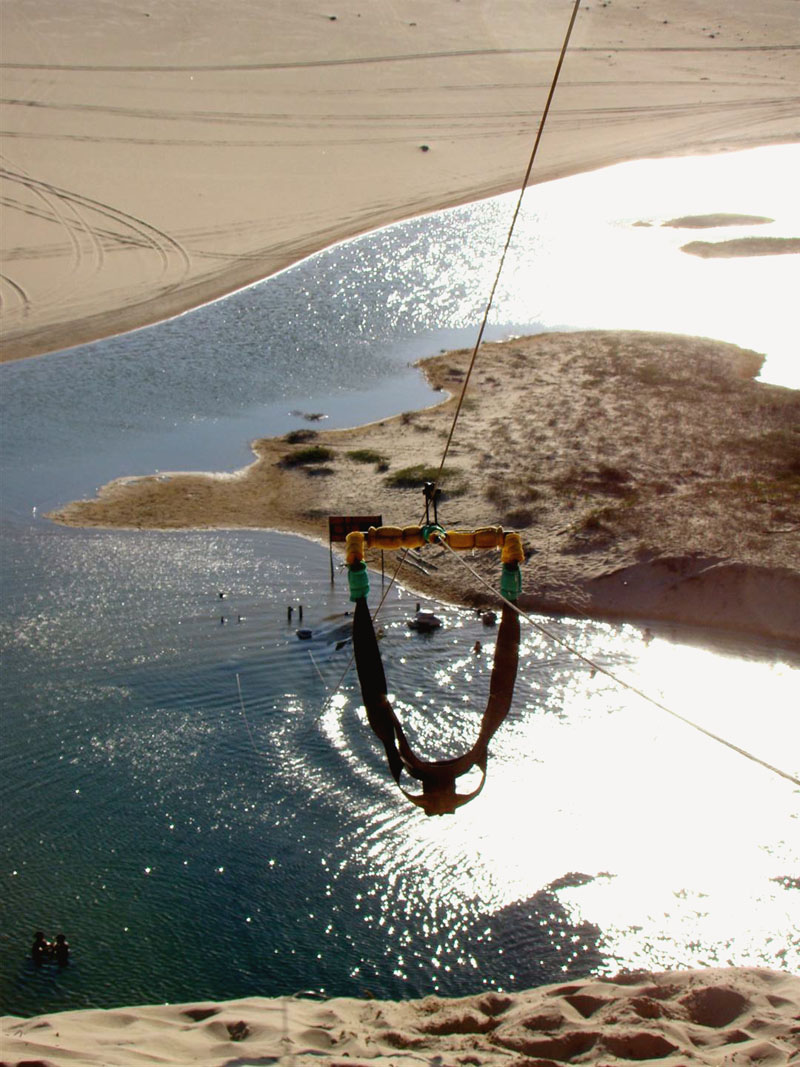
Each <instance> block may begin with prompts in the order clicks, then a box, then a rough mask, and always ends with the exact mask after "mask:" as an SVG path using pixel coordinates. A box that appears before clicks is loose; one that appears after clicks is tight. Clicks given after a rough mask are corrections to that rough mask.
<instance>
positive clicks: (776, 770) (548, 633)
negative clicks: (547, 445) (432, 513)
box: [439, 541, 800, 786]
mask: <svg viewBox="0 0 800 1067" xmlns="http://www.w3.org/2000/svg"><path fill="white" fill-rule="evenodd" d="M439 543H440V544H443V545H444V546H445V548H446V549H447V550H448V551H449V552H451V553H452V554H453V555H454V556H456V557H457V558H458V560H459V562H460V563H462V564H463V565H464V566H465V567H466V568H467V570H468V571H469V572H470V574H471V575H472V576H473V577H474V578H477V579H478V581H479V582H481V584H482V585H485V586H486V587H487V588H488V589H490V590H491V592H492V593H494V594H495V595H497V596H499V597H500V599H501V600H502V601H503V603H504V604H508V606H509V607H511V608H513V609H514V611H516V612H517V613H518V614H519V616H520V617H521V618H523V619H525V621H526V622H527V623H528V624H529V625H530V626H532V627H533V628H534V629H535V630H538V631H539V633H541V634H543V635H544V636H545V637H547V638H549V639H550V640H551V641H553V642H554V643H555V644H557V645H560V646H561V648H563V649H564V650H565V651H567V652H569V653H570V654H571V655H573V656H575V657H576V658H577V659H579V660H582V661H583V662H584V663H585V664H587V666H589V667H591V668H592V670H595V671H597V672H598V673H599V674H604V675H605V676H606V678H609V679H610V680H611V681H612V682H614V683H615V684H616V685H619V686H622V688H624V689H627V690H628V691H629V692H631V693H635V694H636V696H638V697H640V698H641V699H642V700H645V701H647V703H648V704H652V706H653V707H654V708H658V710H659V711H663V712H665V713H666V714H667V715H671V716H672V718H673V719H677V720H678V721H679V722H682V723H684V725H686V726H691V727H692V729H693V730H697V731H698V732H699V733H701V734H705V736H706V737H708V738H710V739H711V740H712V741H717V742H718V743H719V744H720V745H724V746H725V747H726V748H729V749H731V751H733V752H738V754H739V755H740V756H744V757H745V758H746V759H749V760H752V762H753V763H758V764H760V765H761V766H762V767H765V768H766V769H767V770H768V771H772V772H773V774H777V775H780V777H781V778H785V779H786V780H787V781H788V782H792V783H793V784H794V785H797V786H800V778H797V777H795V775H793V774H790V773H789V772H788V771H784V770H782V769H781V768H780V767H776V766H774V764H772V763H767V761H766V760H763V759H761V758H760V756H756V755H755V754H754V753H752V752H749V751H748V750H747V749H745V748H741V747H740V746H739V745H735V744H734V743H733V742H732V741H728V740H727V739H726V738H724V737H721V736H720V735H719V734H715V733H713V731H711V730H707V729H706V728H705V726H701V725H700V724H699V723H697V722H694V720H692V719H689V718H687V717H686V716H685V715H681V714H680V713H679V712H677V711H675V710H674V709H673V708H670V707H668V705H666V704H664V703H662V702H661V701H660V700H657V699H656V698H655V697H654V696H651V695H650V694H649V693H646V692H645V691H644V690H643V689H640V688H639V687H638V686H636V685H633V684H632V683H631V682H628V681H626V680H625V679H624V678H621V677H620V676H619V675H618V674H615V673H614V672H613V671H610V670H608V668H607V667H604V666H603V665H602V664H600V663H598V662H597V661H596V660H593V659H592V658H591V657H590V656H585V655H584V654H583V653H582V652H579V651H578V649H577V648H575V647H574V645H571V644H570V643H569V642H568V641H565V640H564V639H563V637H559V636H558V634H556V633H554V632H553V631H552V630H550V629H548V627H546V626H543V625H542V624H541V623H540V622H537V621H536V620H535V619H534V618H532V617H531V616H530V615H528V613H527V612H525V611H523V610H522V608H520V607H519V605H518V604H515V603H514V602H513V601H511V600H507V599H506V598H505V597H504V596H503V595H502V594H500V593H497V590H496V589H495V588H494V586H493V585H491V583H490V582H488V581H487V580H486V579H485V578H484V577H483V575H482V574H481V573H480V572H479V571H477V570H476V569H475V568H474V567H473V566H472V565H471V564H470V563H469V562H468V561H467V560H466V559H464V557H463V556H459V554H458V553H457V552H455V551H454V550H453V549H452V548H450V546H449V545H448V544H447V542H446V541H441V542H439Z"/></svg>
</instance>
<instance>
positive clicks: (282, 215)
mask: <svg viewBox="0 0 800 1067" xmlns="http://www.w3.org/2000/svg"><path fill="white" fill-rule="evenodd" d="M571 7H572V5H571V3H569V2H567V0H535V2H533V3H526V4H519V3H512V2H510V0H502V2H493V3H486V2H484V0H457V2H455V0H454V2H450V3H442V4H436V5H433V6H432V5H427V4H420V3H412V4H405V5H398V4H395V3H390V2H388V0H378V2H372V3H370V4H362V3H361V2H360V0H341V2H338V0H337V3H336V4H334V5H331V6H330V7H329V8H325V7H322V8H321V7H319V5H317V4H314V3H311V2H310V0H292V2H291V3H282V4H280V5H275V4H270V5H254V4H251V3H249V2H247V0H232V2H230V3H227V4H224V5H220V4H218V3H214V2H212V0H194V2H193V3H192V5H191V15H189V14H188V13H187V8H186V5H185V4H184V3H181V2H178V0H160V2H159V3H158V4H154V5H152V6H150V7H148V5H139V6H136V5H134V6H131V5H130V4H127V3H123V2H122V0H106V2H105V3H104V4H103V5H101V6H98V5H97V3H96V0H70V2H69V5H68V7H65V6H64V4H63V3H61V2H60V0H4V3H3V34H2V64H3V66H2V74H3V93H2V97H3V100H2V104H0V107H1V108H2V130H3V156H4V159H3V167H2V171H1V172H0V180H1V181H2V185H3V191H2V195H3V201H2V203H3V225H2V233H3V237H2V241H3V270H2V279H0V296H1V297H2V307H1V308H0V314H1V315H2V320H1V321H2V331H3V349H2V353H3V358H5V359H14V358H19V357H21V356H26V355H33V354H36V353H39V352H44V351H53V350H58V349H61V348H64V347H67V346H69V345H72V344H76V343H78V342H81V341H86V340H89V339H92V338H97V337H100V336H105V335H108V334H112V333H120V332H123V331H125V330H128V329H131V328H133V327H136V326H140V325H143V324H144V323H148V322H154V321H157V320H158V319H161V318H164V317H166V316H169V315H172V314H175V313H177V312H180V311H183V310H186V309H187V308H190V307H193V306H196V305H197V304H200V303H202V302H204V301H206V300H209V299H211V298H213V297H216V296H219V295H221V294H223V293H225V292H229V291H231V290H233V289H235V288H237V287H240V286H242V285H244V284H246V283H248V282H251V281H254V280H256V279H259V278H263V277H265V276H267V275H269V274H272V273H274V272H276V271H278V270H280V269H282V268H284V267H286V266H288V265H289V264H291V263H294V262H296V261H297V260H299V259H301V258H302V257H303V256H305V255H307V254H309V253H311V252H313V251H315V250H317V249H320V248H322V247H324V246H326V245H329V244H331V243H332V242H334V241H337V240H340V239H342V238H345V237H348V236H352V235H354V234H356V233H359V232H363V231H365V230H367V229H371V228H374V227H377V226H379V225H382V224H384V223H387V222H391V221H393V220H397V219H400V218H404V217H409V216H413V215H417V214H420V213H422V212H427V211H432V210H434V209H437V208H440V207H443V206H447V205H452V204H457V203H462V202H466V201H471V200H474V199H477V198H479V197H482V196H486V195H490V194H494V193H499V192H502V191H505V190H508V189H512V188H517V187H518V186H519V183H520V182H521V180H522V175H523V173H524V170H525V165H526V162H527V158H528V154H529V151H530V148H531V145H532V143H533V138H534V134H535V131H536V128H537V124H538V122H539V118H540V115H541V112H542V109H543V105H544V102H545V98H546V95H547V91H548V87H549V84H550V80H551V77H552V74H553V71H554V67H555V63H556V59H557V54H558V50H559V48H560V46H561V42H562V39H563V35H564V32H565V29H566V25H567V21H568V18H569V15H570V11H571ZM798 48H800V43H798V34H797V11H796V4H795V3H794V2H793V0H764V2H762V3H759V4H758V5H757V6H755V7H754V6H753V4H752V3H751V2H750V0H730V2H728V3H726V4H725V5H719V4H718V5H713V7H712V8H711V9H709V6H708V5H707V4H699V3H697V2H696V0H678V2H675V3H671V4H668V5H663V6H658V5H653V4H639V5H631V4H619V3H616V2H614V3H610V2H589V0H585V2H584V4H583V6H582V8H581V11H580V14H579V16H578V20H577V23H576V27H575V31H574V34H573V39H572V43H571V46H570V50H569V53H568V56H567V61H566V63H565V65H564V69H563V72H562V80H561V83H560V85H559V89H558V92H557V94H556V98H555V102H554V106H553V110H552V112H551V115H550V118H549V120H548V125H547V128H546V132H545V137H544V138H543V140H542V144H541V149H540V153H539V157H538V160H537V165H536V169H535V171H534V176H533V180H534V181H535V182H538V181H545V180H548V179H552V178H556V177H561V176H564V175H567V174H571V173H575V172H578V171H583V170H589V169H592V168H595V167H599V166H603V165H607V164H610V163H615V162H619V161H622V160H628V159H635V158H641V157H644V156H661V155H670V154H683V153H690V152H697V151H721V150H726V149H733V148H737V149H740V148H745V147H750V146H753V145H757V144H769V143H775V142H787V141H794V140H796V139H797V136H798V131H797V123H796V116H797V98H798V95H800V63H798V62H797V56H798Z"/></svg>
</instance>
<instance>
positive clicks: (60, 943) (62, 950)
mask: <svg viewBox="0 0 800 1067" xmlns="http://www.w3.org/2000/svg"><path fill="white" fill-rule="evenodd" d="M53 956H54V957H55V961H56V963H57V964H58V966H59V967H66V966H67V964H68V963H69V941H67V939H66V937H64V935H63V934H56V940H55V944H54V945H53Z"/></svg>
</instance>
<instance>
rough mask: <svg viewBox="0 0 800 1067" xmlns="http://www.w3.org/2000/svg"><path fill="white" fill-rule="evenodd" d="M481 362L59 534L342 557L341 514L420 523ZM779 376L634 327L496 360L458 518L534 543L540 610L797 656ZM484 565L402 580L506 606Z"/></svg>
mask: <svg viewBox="0 0 800 1067" xmlns="http://www.w3.org/2000/svg"><path fill="white" fill-rule="evenodd" d="M470 358H471V352H470V351H469V350H461V351H458V352H449V353H444V354H440V355H438V356H435V357H433V358H431V359H428V360H425V361H423V363H422V367H423V369H424V372H425V374H426V375H427V376H428V378H429V380H430V382H431V384H432V385H433V386H434V388H436V389H438V390H441V392H442V397H443V400H442V403H440V404H439V405H437V406H434V407H431V408H428V409H426V410H423V411H418V412H405V413H403V414H401V415H398V416H396V417H395V418H391V419H384V420H381V421H379V422H372V423H368V424H366V425H364V426H358V427H354V428H351V429H344V430H332V431H325V430H317V429H314V428H311V427H310V426H309V428H308V429H305V430H299V431H294V432H292V433H291V434H288V435H286V436H284V437H281V438H264V439H261V440H258V441H255V442H254V443H253V446H252V447H253V451H254V453H255V456H256V459H255V461H254V462H253V463H252V464H251V465H250V466H249V467H247V468H245V469H243V470H241V471H238V472H235V473H232V474H216V475H215V474H203V473H172V474H169V473H161V474H158V475H155V476H149V477H148V476H146V475H143V476H141V477H134V478H124V479H120V480H117V481H115V482H112V483H110V484H109V485H108V486H106V487H104V488H103V489H101V490H100V492H99V493H98V495H97V497H96V498H94V499H92V500H86V501H77V502H74V503H72V504H69V505H67V506H66V507H64V508H61V509H59V510H57V511H55V512H53V513H51V514H50V516H49V517H50V518H52V519H54V520H55V521H57V522H61V523H66V524H70V525H80V526H101V527H123V528H132V529H159V530H179V529H188V528H193V529H197V528H200V529H203V528H237V527H260V528H269V529H277V530H285V531H290V532H295V533H300V534H303V535H305V536H308V537H311V538H313V539H316V540H318V541H320V542H322V543H324V544H327V543H328V518H329V516H331V515H364V514H368V515H381V516H382V517H383V522H384V523H385V524H387V525H393V526H406V525H413V524H414V523H416V522H419V521H420V519H421V518H422V516H423V515H424V497H423V485H424V482H425V480H426V479H429V478H431V477H435V475H436V473H437V471H438V467H439V464H440V463H441V459H442V456H443V452H444V447H445V443H446V440H447V438H448V435H449V434H450V431H451V429H452V427H453V418H454V413H455V409H456V405H457V403H458V398H459V396H460V393H461V391H462V389H463V385H464V382H465V379H466V375H467V372H468V366H469V362H470ZM762 359H763V357H762V356H760V355H759V354H758V353H755V352H751V351H748V350H745V349H741V348H739V347H738V346H736V345H732V344H727V343H723V342H719V341H711V340H707V339H703V338H691V337H683V336H678V335H673V334H664V333H643V332H637V331H594V330H589V331H580V332H573V333H543V334H538V335H535V336H532V337H525V338H513V339H511V340H508V341H504V342H499V343H492V344H484V345H483V346H482V347H481V349H480V351H479V353H478V358H477V360H476V362H475V366H474V369H473V371H472V374H471V377H470V381H469V386H468V388H467V390H466V392H465V394H464V398H463V402H462V406H461V412H460V414H459V416H458V421H457V423H456V428H455V432H454V434H453V439H452V444H451V446H450V449H449V452H448V455H447V457H446V462H445V467H444V473H443V477H442V479H441V480H440V483H439V484H440V486H441V488H442V490H443V498H442V501H441V504H440V508H439V519H440V522H441V523H442V525H444V526H446V527H452V528H462V529H466V528H475V527H479V526H486V525H492V524H500V525H502V526H504V527H505V528H508V529H516V530H518V531H519V532H520V533H521V534H522V537H523V542H524V544H525V547H526V555H527V562H526V566H525V591H524V593H523V596H522V598H521V601H520V602H521V604H522V605H523V606H525V607H526V608H529V609H536V610H541V611H547V612H555V613H564V614H568V615H585V616H589V617H599V618H626V619H636V618H639V619H648V620H655V619H663V620H669V621H671V622H685V623H691V624H693V625H699V626H708V627H719V628H723V629H727V630H734V631H738V632H740V633H745V634H746V633H752V634H758V635H760V636H761V637H767V638H768V639H770V640H775V641H779V642H780V641H783V642H790V643H793V644H795V645H796V644H800V557H799V556H798V552H797V544H798V531H800V440H798V435H797V426H798V425H800V391H798V390H792V389H787V388H783V387H779V386H774V385H769V384H765V383H762V382H758V381H755V376H756V375H757V374H758V371H759V369H760V366H761V363H762ZM373 562H376V563H377V559H375V560H373ZM469 562H470V565H471V567H473V568H475V570H476V571H477V574H478V577H476V575H475V574H473V573H472V572H471V571H469V570H467V569H465V567H464V566H463V561H462V560H461V559H460V558H459V557H455V556H453V555H452V554H451V553H450V552H448V550H447V549H445V548H442V547H437V546H426V548H425V549H424V551H423V552H422V553H421V555H420V557H419V558H418V559H417V560H414V561H412V564H413V565H412V566H411V567H410V568H409V567H408V566H406V567H404V569H403V572H402V579H401V580H402V581H403V583H404V584H406V585H408V586H410V587H411V588H415V589H418V590H420V591H422V592H425V593H427V594H429V595H431V596H434V597H440V598H441V599H443V600H447V601H449V602H454V603H460V604H465V605H474V606H476V607H478V606H481V605H484V604H487V603H491V602H492V599H493V589H494V588H495V587H496V585H497V569H498V563H497V559H496V558H495V556H494V554H493V553H489V554H478V555H476V556H475V557H474V558H471V559H470V561H469ZM485 583H488V586H487V585H486V584H485Z"/></svg>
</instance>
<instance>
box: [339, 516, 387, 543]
mask: <svg viewBox="0 0 800 1067" xmlns="http://www.w3.org/2000/svg"><path fill="white" fill-rule="evenodd" d="M370 526H383V516H382V515H329V516H328V539H329V540H330V541H331V543H333V542H334V541H346V540H347V535H348V534H349V533H352V532H353V530H368V529H369V528H370Z"/></svg>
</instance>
